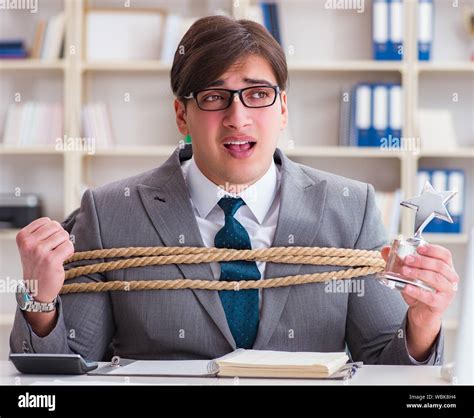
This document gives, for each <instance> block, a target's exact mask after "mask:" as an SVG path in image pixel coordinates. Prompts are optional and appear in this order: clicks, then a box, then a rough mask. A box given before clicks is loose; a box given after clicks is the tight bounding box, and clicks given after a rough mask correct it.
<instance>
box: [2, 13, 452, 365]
mask: <svg viewBox="0 0 474 418" xmlns="http://www.w3.org/2000/svg"><path fill="white" fill-rule="evenodd" d="M180 52H184V53H180ZM286 83H287V67H286V61H285V56H284V53H283V51H282V49H281V47H280V46H279V45H278V44H277V43H276V42H275V41H274V39H273V38H272V37H271V35H270V34H269V33H268V32H267V31H266V30H265V29H264V28H263V27H262V26H260V25H258V24H256V23H253V22H249V21H244V20H241V21H235V20H232V19H229V18H226V17H218V16H212V17H207V18H203V19H200V20H199V21H197V22H196V23H195V24H194V25H193V26H192V27H191V28H190V29H189V31H188V32H187V33H186V34H185V36H184V37H183V39H182V41H181V45H180V48H178V51H177V53H176V55H175V59H174V63H173V67H172V70H171V85H172V89H173V92H174V94H175V96H176V100H175V102H174V108H175V112H176V122H177V126H178V129H179V131H180V132H181V133H182V134H183V135H188V134H189V135H190V136H191V137H192V144H193V145H192V146H190V145H187V146H185V147H183V148H178V149H177V150H176V151H175V152H174V154H173V155H172V156H171V157H170V158H169V160H168V161H167V162H165V163H164V164H163V165H162V166H161V167H158V168H156V169H153V170H151V171H148V172H145V173H142V174H140V175H138V176H135V177H132V178H128V179H125V180H121V181H118V182H114V183H112V184H108V185H106V186H103V187H99V188H96V189H93V190H87V191H86V193H85V194H84V196H83V199H82V203H81V207H80V211H79V213H78V214H77V216H76V217H73V218H72V219H71V225H72V226H68V227H66V225H64V226H65V227H66V229H68V230H69V229H70V228H72V230H71V231H70V232H71V235H73V236H74V240H75V244H74V247H73V245H72V244H71V242H70V240H69V234H68V232H66V231H65V230H64V229H63V227H62V226H61V225H60V224H59V223H57V222H55V221H51V220H50V219H48V218H41V219H38V220H36V221H34V222H33V223H31V224H30V225H28V226H27V227H25V228H24V229H23V230H22V231H20V233H19V234H18V237H17V242H18V247H19V251H20V254H21V260H22V264H23V273H24V279H25V282H26V286H27V287H28V286H29V287H32V285H33V284H37V292H36V294H35V296H34V299H35V300H36V301H38V302H39V303H44V304H47V303H49V304H50V305H45V306H50V307H51V308H44V309H42V310H44V312H26V311H23V310H21V309H18V310H17V313H16V318H15V323H14V327H13V330H12V334H11V350H12V352H22V351H25V352H41V353H48V352H52V353H71V352H73V353H79V354H81V355H82V356H83V357H85V358H88V359H94V360H102V359H104V358H106V357H107V356H110V354H114V355H119V356H121V357H129V358H136V359H200V358H202V359H204V358H206V359H207V358H215V357H218V356H221V355H223V354H225V353H228V352H230V351H232V350H234V349H236V348H238V347H243V348H254V349H262V350H263V349H268V350H282V351H343V350H345V349H347V350H348V351H349V353H350V354H351V356H352V358H353V360H361V361H364V362H365V363H378V364H420V363H421V364H440V362H441V360H442V352H443V335H442V329H441V319H440V318H441V315H442V313H443V312H444V310H445V309H446V307H447V306H448V305H449V303H450V302H451V300H452V299H453V297H454V289H455V284H456V283H457V281H458V278H457V275H456V273H455V271H454V268H453V265H452V259H451V254H450V253H449V251H448V250H446V249H444V248H442V247H439V246H434V245H428V246H426V247H425V248H424V253H423V254H418V255H417V256H416V257H414V259H413V261H412V262H411V263H410V264H409V265H408V266H406V268H407V269H408V268H409V270H407V271H406V272H405V273H406V274H407V275H408V276H411V277H416V278H419V279H422V280H424V281H425V282H427V283H428V284H430V285H432V286H433V287H435V288H436V289H437V293H436V294H430V293H425V292H423V291H421V290H418V289H416V288H414V287H407V289H406V291H404V292H403V293H402V294H400V293H397V292H395V291H393V290H390V289H388V288H386V287H384V286H382V285H381V284H379V283H378V282H377V281H375V280H374V279H373V277H366V278H360V279H358V280H359V284H360V285H361V286H358V287H357V288H358V289H363V294H362V293H360V292H359V293H355V292H329V291H328V287H327V286H326V284H324V283H318V284H307V285H299V286H290V287H280V288H274V289H265V290H263V291H260V292H259V291H258V290H245V291H238V292H237V291H222V292H217V291H208V290H191V289H185V290H166V291H134V292H125V291H120V292H110V293H81V294H71V295H64V296H61V297H58V293H59V291H60V289H61V287H62V285H63V281H64V272H63V266H62V263H63V261H64V260H65V259H66V258H68V257H69V256H70V255H71V254H72V253H73V251H74V250H75V251H84V250H91V249H100V248H115V247H135V246H208V247H213V246H216V247H226V248H265V247H271V246H273V247H279V246H308V247H311V246H320V247H342V248H359V249H378V248H381V247H382V246H383V245H384V244H385V243H386V237H385V233H384V229H383V226H382V223H381V220H380V217H379V213H378V210H377V209H376V206H375V201H374V189H373V187H372V186H371V185H368V184H364V183H361V182H358V181H354V180H350V179H347V178H343V177H340V176H336V175H333V174H330V173H325V172H322V171H318V170H315V169H312V168H309V167H305V166H302V165H299V164H296V163H293V162H292V161H290V160H289V159H288V158H287V157H285V155H284V154H283V153H282V152H281V151H280V150H278V149H277V148H276V145H277V139H278V135H279V132H280V130H282V129H283V128H284V127H285V126H286V123H287V118H288V106H287V96H286V92H285V88H286ZM126 191H127V192H126ZM387 251H388V248H384V250H383V255H384V257H385V258H386V257H387ZM420 252H421V249H420ZM85 263H87V262H83V264H85ZM76 264H77V263H76ZM336 269H337V268H334V267H328V266H311V265H291V264H274V263H268V264H266V265H265V263H254V262H232V263H219V264H211V265H208V264H200V265H179V266H176V265H166V266H160V267H157V266H154V267H153V266H152V267H142V268H133V269H128V270H116V271H110V272H107V273H105V274H91V275H87V276H81V277H78V278H76V279H74V282H92V281H108V280H127V281H131V280H156V279H158V280H159V279H173V278H176V279H178V278H183V277H184V278H188V279H207V280H240V279H259V278H263V277H265V278H271V277H278V276H287V275H295V274H306V273H312V272H320V271H328V270H336ZM403 300H405V302H406V304H408V310H407V306H406V304H405V303H404V301H403Z"/></svg>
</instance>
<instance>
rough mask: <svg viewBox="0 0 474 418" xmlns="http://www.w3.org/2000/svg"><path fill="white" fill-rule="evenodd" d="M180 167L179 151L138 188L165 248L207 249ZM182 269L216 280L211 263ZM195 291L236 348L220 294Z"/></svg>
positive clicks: (188, 152)
mask: <svg viewBox="0 0 474 418" xmlns="http://www.w3.org/2000/svg"><path fill="white" fill-rule="evenodd" d="M191 155H192V150H191V149H190V147H189V146H188V147H186V148H185V149H184V150H183V151H181V156H182V157H183V159H187V158H186V157H188V158H190V157H191ZM180 164H181V159H180V149H179V148H178V149H177V150H176V151H175V152H174V153H173V155H172V156H171V157H170V159H169V160H168V161H167V162H166V163H165V164H164V165H163V166H162V167H160V168H159V169H158V170H157V171H155V172H154V174H153V176H152V178H151V180H150V181H148V182H147V183H148V184H140V185H138V192H139V195H140V198H141V200H142V202H143V205H144V207H145V210H146V212H147V214H148V216H149V218H150V221H151V222H152V224H153V226H154V227H155V230H156V232H157V233H158V235H159V236H160V238H161V240H162V241H163V244H164V245H165V246H167V247H179V246H187V247H188V246H189V247H204V243H203V241H202V237H201V233H200V231H199V227H198V225H197V222H196V218H195V215H194V212H193V208H192V206H191V202H190V199H189V192H188V190H187V187H186V184H185V181H184V177H183V174H182V171H181V167H180ZM182 238H184V242H183V241H182ZM178 268H179V269H180V270H181V273H182V274H183V276H184V277H185V278H186V279H193V280H196V279H201V280H215V279H214V276H213V274H212V270H211V268H210V265H209V263H203V264H181V265H178ZM192 291H193V292H194V294H195V295H196V297H197V298H198V300H199V301H200V302H201V304H202V306H203V307H204V309H205V310H206V311H207V313H208V314H209V316H210V317H211V318H212V320H213V321H214V322H215V324H216V325H217V327H218V328H219V330H220V331H221V332H222V334H223V335H224V337H225V338H226V339H227V341H228V342H229V344H230V345H231V346H232V348H235V341H234V338H233V337H232V333H231V332H230V329H229V326H228V324H227V320H226V316H225V312H224V309H223V307H222V303H221V301H220V298H219V294H218V292H211V291H208V290H196V289H192Z"/></svg>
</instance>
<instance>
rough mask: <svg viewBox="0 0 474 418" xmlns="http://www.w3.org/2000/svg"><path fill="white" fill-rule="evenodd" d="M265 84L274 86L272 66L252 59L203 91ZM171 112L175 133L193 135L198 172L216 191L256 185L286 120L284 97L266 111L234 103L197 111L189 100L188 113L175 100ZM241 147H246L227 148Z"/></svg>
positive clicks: (236, 65)
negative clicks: (213, 88) (219, 187)
mask: <svg viewBox="0 0 474 418" xmlns="http://www.w3.org/2000/svg"><path fill="white" fill-rule="evenodd" d="M265 84H268V85H272V86H275V85H277V82H276V79H275V76H274V73H273V70H272V68H271V66H270V64H269V63H268V62H267V61H266V60H265V59H264V58H262V57H260V56H256V55H250V56H248V57H246V58H245V59H243V60H242V61H240V62H238V63H236V64H235V65H233V66H232V67H231V68H230V69H229V70H228V71H227V72H226V73H225V74H223V75H222V76H221V77H220V78H219V80H216V83H213V85H211V86H206V88H210V87H216V88H223V89H231V90H239V89H242V88H245V87H251V86H256V85H265ZM175 111H176V121H177V125H178V128H179V131H180V132H181V133H182V134H183V135H188V134H190V135H191V138H192V143H193V156H194V159H195V161H196V164H197V166H198V167H199V169H200V170H201V171H202V172H203V174H204V175H205V176H206V177H207V178H209V179H210V180H211V181H213V182H214V183H215V184H217V185H220V186H225V185H226V183H227V184H229V185H250V184H252V183H254V182H256V181H257V180H258V179H260V178H261V177H262V176H263V175H264V174H265V173H266V171H267V170H268V168H269V167H270V164H271V161H272V158H273V153H274V151H275V148H276V146H277V141H278V136H279V134H280V131H281V130H282V129H284V128H285V127H286V124H287V119H288V109H287V102H286V93H285V92H282V93H281V100H280V97H277V98H276V101H275V103H274V104H273V106H270V107H264V108H248V107H245V106H244V105H243V103H242V102H241V101H240V99H239V98H238V97H236V100H233V101H232V104H231V106H230V107H228V108H227V109H223V110H218V111H213V112H209V111H204V110H201V109H199V107H198V106H197V103H196V101H195V100H194V99H192V100H188V102H187V107H186V108H185V107H184V105H183V103H182V102H180V101H179V100H175ZM244 141H249V142H250V145H248V144H242V145H237V144H234V145H230V144H229V142H244Z"/></svg>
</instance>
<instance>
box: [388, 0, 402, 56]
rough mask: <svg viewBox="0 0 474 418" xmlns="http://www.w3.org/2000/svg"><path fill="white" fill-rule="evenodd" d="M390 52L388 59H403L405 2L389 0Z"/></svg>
mask: <svg viewBox="0 0 474 418" xmlns="http://www.w3.org/2000/svg"><path fill="white" fill-rule="evenodd" d="M388 18H389V21H388V28H389V30H388V32H389V37H388V52H389V56H388V58H387V59H389V60H393V61H401V60H402V59H403V2H402V0H389V9H388Z"/></svg>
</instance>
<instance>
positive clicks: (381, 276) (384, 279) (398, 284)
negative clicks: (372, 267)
mask: <svg viewBox="0 0 474 418" xmlns="http://www.w3.org/2000/svg"><path fill="white" fill-rule="evenodd" d="M375 277H376V278H377V280H378V281H379V283H381V284H383V285H385V286H387V287H389V288H390V289H396V290H399V291H402V290H403V289H405V287H406V285H407V284H409V285H411V286H415V287H419V288H420V289H423V290H426V291H428V292H432V293H434V292H436V289H433V288H432V287H430V286H428V285H427V284H426V283H424V282H422V281H421V280H416V279H407V278H405V277H403V276H400V275H398V274H396V273H387V272H385V271H384V272H382V273H378V274H376V276H375Z"/></svg>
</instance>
